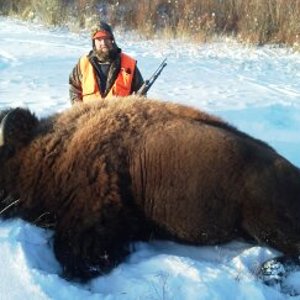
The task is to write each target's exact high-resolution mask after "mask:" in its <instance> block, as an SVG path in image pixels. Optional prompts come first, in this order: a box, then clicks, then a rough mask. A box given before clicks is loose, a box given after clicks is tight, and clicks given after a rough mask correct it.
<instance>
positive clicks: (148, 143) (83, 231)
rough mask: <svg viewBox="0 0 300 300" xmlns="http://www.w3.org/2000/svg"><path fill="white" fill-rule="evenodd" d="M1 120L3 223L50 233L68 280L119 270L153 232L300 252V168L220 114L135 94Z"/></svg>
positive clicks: (22, 112)
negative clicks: (244, 240) (19, 222)
mask: <svg viewBox="0 0 300 300" xmlns="http://www.w3.org/2000/svg"><path fill="white" fill-rule="evenodd" d="M0 120H2V121H1V134H0V141H1V143H2V145H1V147H0V188H1V193H0V194H1V195H0V196H1V206H0V210H1V214H2V217H6V218H7V217H21V218H24V219H25V220H28V221H29V222H32V223H35V224H37V225H40V226H44V227H48V228H52V229H53V230H54V232H55V234H54V251H55V254H56V257H57V259H58V260H59V261H60V263H61V264H62V266H63V270H64V274H65V275H66V276H68V277H69V278H80V279H88V278H90V277H92V276H94V275H97V274H101V273H104V272H107V271H109V270H111V269H112V268H113V267H115V266H116V265H117V264H118V263H120V262H121V261H123V260H124V258H125V257H126V256H127V255H128V253H129V251H130V244H132V242H133V241H136V240H147V239H149V238H150V236H151V237H152V236H155V237H157V238H164V239H172V240H175V241H178V242H184V243H190V244H196V245H208V244H216V243H223V242H227V241H230V240H232V239H235V238H237V237H240V236H243V237H251V238H253V239H255V240H256V241H257V242H259V243H264V244H267V245H269V246H272V247H274V248H276V249H278V250H280V251H282V252H283V253H285V254H298V253H299V247H300V243H299V242H300V213H299V212H300V171H299V169H298V168H296V167H295V166H293V165H292V164H291V163H289V162H288V161H287V160H286V159H284V158H283V157H281V156H280V155H279V154H278V153H276V151H274V150H273V149H272V148H271V147H269V146H268V145H267V144H265V143H263V142H261V141H259V140H257V139H254V138H252V137H250V136H248V135H246V134H244V133H242V132H240V131H238V130H237V129H235V128H234V127H232V126H230V125H228V124H226V123H225V122H223V121H222V120H220V119H218V118H217V117H214V116H211V115H208V114H206V113H203V112H200V111H198V110H194V109H192V108H188V107H185V106H181V105H175V104H170V103H160V102H157V101H150V100H140V99H134V98H128V99H113V100H109V101H103V102H101V103H100V102H95V103H89V104H81V105H78V106H74V107H72V109H69V110H67V111H65V112H63V113H61V114H57V115H54V116H52V117H50V118H47V119H42V120H38V119H37V118H35V116H34V115H33V114H31V113H30V112H29V111H28V110H24V109H21V108H20V109H14V110H11V111H5V112H2V114H1V115H0Z"/></svg>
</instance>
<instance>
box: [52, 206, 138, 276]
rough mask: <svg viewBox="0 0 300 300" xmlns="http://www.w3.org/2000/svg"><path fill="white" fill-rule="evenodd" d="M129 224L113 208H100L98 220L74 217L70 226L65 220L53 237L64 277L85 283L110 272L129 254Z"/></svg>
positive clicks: (130, 238)
mask: <svg viewBox="0 0 300 300" xmlns="http://www.w3.org/2000/svg"><path fill="white" fill-rule="evenodd" d="M74 219H75V220H74ZM130 220H131V219H130ZM131 223H134V222H129V221H128V220H126V217H124V212H123V211H121V210H120V209H115V208H114V207H103V208H102V210H101V215H100V216H95V215H94V216H92V215H88V216H82V219H81V220H80V218H77V216H75V217H74V218H73V220H72V223H71V222H70V220H68V217H64V218H63V222H61V223H60V224H58V228H57V230H56V233H55V236H54V252H55V255H56V257H57V259H58V261H59V262H60V263H61V265H62V267H63V273H64V274H63V275H64V276H65V277H66V278H68V279H78V280H82V281H86V280H88V279H90V278H92V277H94V276H97V275H101V274H104V273H107V272H109V271H111V270H112V269H113V268H114V267H116V265H118V264H119V263H121V262H122V261H123V260H124V259H125V258H126V256H127V255H128V254H129V246H130V242H131V241H132V238H133V235H134V230H133V229H132V224H131Z"/></svg>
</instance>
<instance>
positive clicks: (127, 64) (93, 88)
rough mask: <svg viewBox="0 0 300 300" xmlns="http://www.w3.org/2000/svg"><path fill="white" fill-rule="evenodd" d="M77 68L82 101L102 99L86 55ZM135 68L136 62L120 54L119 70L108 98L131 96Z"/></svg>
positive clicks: (93, 71)
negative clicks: (78, 68) (78, 69)
mask: <svg viewBox="0 0 300 300" xmlns="http://www.w3.org/2000/svg"><path fill="white" fill-rule="evenodd" d="M79 67H80V71H81V74H82V80H81V84H82V101H83V102H86V101H89V100H97V99H102V98H104V97H102V96H101V93H100V90H99V86H98V84H97V80H96V74H95V70H94V67H93V66H92V64H91V63H90V61H89V59H88V57H87V56H86V55H84V56H82V57H81V58H80V61H79ZM135 68H136V60H134V59H133V58H131V57H130V56H128V55H127V54H124V53H121V68H120V72H119V74H118V76H117V79H116V81H115V83H114V84H113V86H112V87H111V89H110V91H109V93H108V95H107V96H106V97H110V96H122V97H125V96H128V95H130V94H131V85H132V80H133V75H134V72H135Z"/></svg>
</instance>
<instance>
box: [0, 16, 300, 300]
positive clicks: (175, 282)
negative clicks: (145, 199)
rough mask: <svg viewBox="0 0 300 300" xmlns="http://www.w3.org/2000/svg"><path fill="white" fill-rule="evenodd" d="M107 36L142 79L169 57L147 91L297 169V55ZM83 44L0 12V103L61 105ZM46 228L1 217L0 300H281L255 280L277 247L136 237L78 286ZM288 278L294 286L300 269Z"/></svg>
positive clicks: (41, 109) (84, 38)
mask: <svg viewBox="0 0 300 300" xmlns="http://www.w3.org/2000/svg"><path fill="white" fill-rule="evenodd" d="M116 38H117V42H118V44H119V46H120V47H121V48H123V50H124V51H125V52H127V53H128V54H131V55H133V56H134V57H135V58H136V59H137V60H138V65H139V68H140V70H141V71H142V73H143V75H144V77H145V78H148V77H149V76H150V75H151V74H152V72H153V71H154V70H155V69H156V68H157V66H158V65H159V63H160V62H161V61H162V59H163V58H164V57H168V66H167V68H166V69H165V70H164V71H163V73H162V75H161V77H160V78H159V79H158V80H157V82H156V83H155V84H154V86H153V87H152V90H151V91H150V92H149V94H148V97H149V98H158V99H162V100H164V101H166V100H168V101H174V102H180V103H184V104H188V105H191V106H194V107H198V108H200V109H204V110H206V111H210V112H212V113H214V114H216V115H219V116H221V117H223V118H224V119H225V120H227V121H228V122H230V123H231V124H233V125H235V126H237V127H238V128H240V129H242V130H244V131H246V132H247V133H250V134H251V135H253V136H255V137H257V138H260V139H262V140H264V141H266V142H268V143H269V144H270V145H272V146H273V147H274V148H275V149H276V150H277V151H278V152H279V153H281V154H282V155H283V156H285V157H287V158H288V159H289V160H290V161H291V162H292V163H294V164H295V165H297V166H300V154H299V149H300V133H299V132H300V54H299V53H294V52H293V51H292V50H289V49H285V48H274V47H259V48H257V47H242V46H241V45H238V44H236V43H234V42H232V41H227V42H220V43H213V44H205V45H201V44H199V45H195V44H189V43H186V42H183V41H179V40H172V41H161V40H151V41H144V40H140V39H139V38H138V37H136V36H135V35H134V34H126V38H125V35H121V34H120V33H118V32H117V33H116ZM90 45H91V42H90V41H89V35H88V34H86V33H82V34H74V33H69V32H67V31H65V30H63V29H61V28H60V29H53V28H52V29H47V28H45V27H42V26H39V25H33V24H26V23H22V22H20V21H16V20H11V19H6V18H0V76H1V80H0V108H4V107H8V106H13V107H15V106H27V107H29V108H30V109H31V110H33V111H34V112H35V113H36V114H37V115H38V116H46V115H49V114H51V113H53V112H57V111H62V110H64V109H65V108H67V107H69V106H70V103H69V100H68V75H69V72H70V71H71V69H72V67H73V66H74V64H75V63H76V62H77V60H78V58H79V57H80V55H81V54H83V53H85V52H87V51H88V50H89V49H90ZM297 150H298V151H297ZM299 184H300V183H299ZM287 193H288V191H287ZM51 235H52V233H51V232H48V231H45V230H42V229H39V228H36V227H34V226H32V225H30V224H28V223H25V222H23V221H21V220H10V221H5V222H4V221H0V266H1V268H0V299H26V298H28V299H109V300H111V299H124V300H125V299H130V300H131V299H162V300H165V299H178V300H182V299H191V300H194V299H209V300H210V299H215V300H218V299H220V300H224V299H230V300H232V299H249V300H253V299H257V300H260V299H287V298H289V296H287V295H283V294H281V293H280V292H279V291H278V290H277V289H276V288H272V287H267V286H265V285H263V284H262V283H261V282H260V281H259V280H258V279H257V277H256V272H257V268H258V266H259V264H260V263H261V262H263V261H264V260H266V259H267V258H270V257H273V256H275V255H277V254H278V253H277V252H276V251H275V250H273V249H269V248H263V247H258V246H257V245H251V244H247V243H244V242H242V241H233V242H231V243H229V244H226V245H218V246H215V247H191V246H184V245H178V244H174V243H171V242H161V241H153V242H150V243H137V244H136V245H135V247H136V251H135V252H134V253H133V254H132V255H130V257H129V258H128V260H127V261H126V262H124V263H122V264H121V265H120V266H118V267H116V268H115V270H114V271H113V272H112V273H110V274H108V275H107V276H103V277H99V278H96V279H94V280H92V281H90V282H89V283H88V284H85V285H82V284H78V283H74V282H67V281H65V280H64V279H62V278H61V277H60V276H59V274H60V266H59V264H58V263H57V261H56V260H55V257H54V256H53V252H52V250H51ZM290 280H293V281H294V282H296V288H297V289H298V290H299V291H300V274H294V278H291V279H290ZM295 298H299V299H300V296H298V297H295ZM295 298H294V299H295Z"/></svg>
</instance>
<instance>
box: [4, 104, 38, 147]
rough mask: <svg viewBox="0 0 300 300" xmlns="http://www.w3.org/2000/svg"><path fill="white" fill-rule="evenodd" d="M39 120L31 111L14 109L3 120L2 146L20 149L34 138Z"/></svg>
mask: <svg viewBox="0 0 300 300" xmlns="http://www.w3.org/2000/svg"><path fill="white" fill-rule="evenodd" d="M37 124H38V119H37V118H36V117H35V115H34V114H32V113H31V112H30V111H29V110H27V109H24V108H14V109H12V110H10V111H9V112H8V113H7V114H6V115H5V116H4V118H3V119H2V121H1V124H0V146H4V145H8V146H11V147H13V148H18V147H20V146H22V145H24V144H26V143H27V142H28V141H29V140H30V138H31V137H32V133H33V129H34V127H36V126H37Z"/></svg>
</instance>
